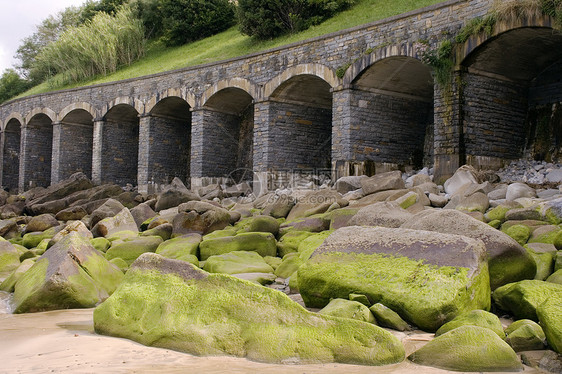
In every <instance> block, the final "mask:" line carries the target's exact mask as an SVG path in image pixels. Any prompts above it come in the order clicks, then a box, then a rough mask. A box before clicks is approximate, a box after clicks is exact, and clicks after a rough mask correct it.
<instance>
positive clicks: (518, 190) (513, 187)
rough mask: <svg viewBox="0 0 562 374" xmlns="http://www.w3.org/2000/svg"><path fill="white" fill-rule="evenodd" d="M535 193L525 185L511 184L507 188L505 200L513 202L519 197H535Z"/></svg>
mask: <svg viewBox="0 0 562 374" xmlns="http://www.w3.org/2000/svg"><path fill="white" fill-rule="evenodd" d="M536 196H537V192H536V191H535V189H534V188H533V187H530V186H527V185H526V184H525V183H512V184H510V185H509V186H507V191H506V193H505V199H506V200H508V201H513V200H516V199H519V198H521V197H536Z"/></svg>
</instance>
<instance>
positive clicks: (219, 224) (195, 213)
mask: <svg viewBox="0 0 562 374" xmlns="http://www.w3.org/2000/svg"><path fill="white" fill-rule="evenodd" d="M172 224H173V225H174V230H173V236H182V235H185V234H191V233H197V234H201V235H206V234H209V233H211V232H213V231H215V230H222V229H224V228H225V227H226V226H228V225H229V224H230V213H229V212H228V210H226V209H224V208H222V207H219V206H216V205H213V204H211V203H207V202H203V201H190V202H187V203H183V204H181V205H180V206H179V207H178V214H177V215H176V216H174V218H173V222H172Z"/></svg>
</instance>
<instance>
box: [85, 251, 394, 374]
mask: <svg viewBox="0 0 562 374" xmlns="http://www.w3.org/2000/svg"><path fill="white" fill-rule="evenodd" d="M94 328H95V331H96V332H97V333H99V334H105V335H112V336H117V337H123V338H128V339H132V340H135V341H137V342H139V343H141V344H145V345H153V346H158V347H162V348H168V349H174V350H178V351H183V352H187V353H190V354H195V355H200V356H209V355H212V356H217V355H229V356H238V357H245V358H247V359H250V360H255V361H260V362H270V363H288V362H291V363H321V362H334V361H338V362H345V363H348V364H365V365H385V364H391V363H397V362H400V361H402V360H403V358H404V348H403V346H402V344H401V343H400V341H399V340H398V339H397V338H395V337H394V336H393V335H392V334H390V333H389V332H386V331H384V330H383V329H381V328H379V327H377V326H374V325H370V324H366V323H364V322H360V321H355V320H351V319H344V318H337V317H330V316H322V315H318V314H315V313H312V312H309V311H307V310H306V309H304V308H303V307H301V306H300V305H298V304H297V303H295V302H294V301H292V300H291V299H289V298H288V297H287V296H286V295H285V294H283V293H281V292H279V291H275V290H272V289H269V288H266V287H263V286H259V285H256V284H253V283H250V282H246V281H242V280H239V279H236V278H234V277H232V276H229V275H223V274H209V273H206V272H204V271H202V270H199V269H197V268H196V267H194V266H192V265H190V264H187V263H184V262H181V261H177V260H170V259H165V258H163V257H161V256H158V255H156V254H144V255H143V256H141V257H140V258H139V259H138V260H137V261H136V262H135V264H134V265H133V266H131V268H130V269H129V270H128V272H127V274H126V275H125V279H124V281H123V283H122V284H121V286H120V287H119V289H118V290H117V291H116V292H115V293H114V294H113V295H112V296H111V297H110V298H109V299H107V300H106V301H105V302H104V303H102V304H101V305H99V306H98V307H97V308H96V309H95V311H94ZM342 347H345V349H342Z"/></svg>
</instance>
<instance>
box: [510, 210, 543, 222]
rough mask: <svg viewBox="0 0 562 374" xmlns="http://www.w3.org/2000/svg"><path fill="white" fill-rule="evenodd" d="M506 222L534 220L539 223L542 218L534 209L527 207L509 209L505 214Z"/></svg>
mask: <svg viewBox="0 0 562 374" xmlns="http://www.w3.org/2000/svg"><path fill="white" fill-rule="evenodd" d="M505 219H506V220H512V221H513V220H517V221H523V220H536V221H540V220H541V219H542V216H541V214H540V212H539V211H538V210H537V208H536V207H528V208H515V209H510V210H508V211H507V212H506V213H505Z"/></svg>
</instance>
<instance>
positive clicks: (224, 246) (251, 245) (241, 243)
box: [199, 232, 277, 261]
mask: <svg viewBox="0 0 562 374" xmlns="http://www.w3.org/2000/svg"><path fill="white" fill-rule="evenodd" d="M199 251H200V255H201V260H202V261H204V260H206V259H208V258H209V257H211V256H216V255H222V254H225V253H229V252H234V251H253V252H257V253H258V254H260V255H261V256H262V257H265V256H275V255H276V254H277V242H276V240H275V237H274V236H273V234H271V233H269V232H246V233H242V234H238V235H236V236H228V237H224V238H215V239H208V240H203V241H202V242H201V243H200V244H199Z"/></svg>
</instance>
